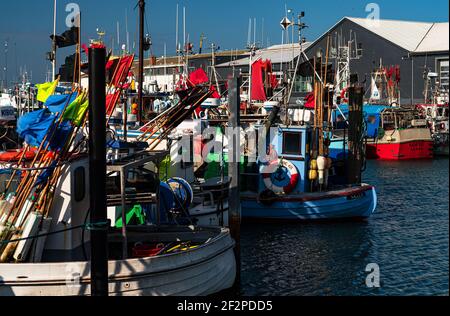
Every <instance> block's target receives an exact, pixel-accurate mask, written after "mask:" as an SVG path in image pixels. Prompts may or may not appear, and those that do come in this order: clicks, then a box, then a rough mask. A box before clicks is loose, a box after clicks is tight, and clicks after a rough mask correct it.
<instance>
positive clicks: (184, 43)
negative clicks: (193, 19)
mask: <svg viewBox="0 0 450 316" xmlns="http://www.w3.org/2000/svg"><path fill="white" fill-rule="evenodd" d="M184 49H186V7H183V50H184Z"/></svg>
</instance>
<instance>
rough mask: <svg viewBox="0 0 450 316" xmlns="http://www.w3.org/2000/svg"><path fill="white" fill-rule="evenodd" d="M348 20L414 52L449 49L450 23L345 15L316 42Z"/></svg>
mask: <svg viewBox="0 0 450 316" xmlns="http://www.w3.org/2000/svg"><path fill="white" fill-rule="evenodd" d="M345 20H348V21H351V22H353V23H355V24H358V25H359V26H361V27H363V28H365V29H367V30H368V31H370V32H372V33H374V34H376V35H378V36H380V37H382V38H384V39H386V40H388V41H390V42H391V43H393V44H395V45H397V46H399V47H401V48H403V49H405V50H406V51H408V52H410V53H413V54H423V53H433V52H445V51H448V50H449V23H448V22H443V23H432V22H412V21H400V20H373V19H365V18H353V17H344V18H342V19H341V20H340V21H339V22H338V23H336V24H335V25H334V26H333V27H332V28H331V29H330V30H328V31H327V32H326V33H324V34H323V35H322V36H321V37H320V38H319V39H317V40H316V41H315V42H314V43H316V42H318V41H319V40H321V39H322V38H323V37H324V36H326V34H328V33H329V32H330V31H331V30H332V29H334V28H335V27H336V26H337V25H339V24H341V23H342V22H343V21H345Z"/></svg>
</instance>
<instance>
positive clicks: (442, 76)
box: [438, 59, 449, 92]
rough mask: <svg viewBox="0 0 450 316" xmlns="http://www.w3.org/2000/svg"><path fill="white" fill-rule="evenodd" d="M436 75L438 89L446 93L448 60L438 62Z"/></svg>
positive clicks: (447, 87) (447, 86)
mask: <svg viewBox="0 0 450 316" xmlns="http://www.w3.org/2000/svg"><path fill="white" fill-rule="evenodd" d="M438 75H439V82H440V87H441V89H442V90H445V91H447V92H448V89H449V61H448V59H442V60H438Z"/></svg>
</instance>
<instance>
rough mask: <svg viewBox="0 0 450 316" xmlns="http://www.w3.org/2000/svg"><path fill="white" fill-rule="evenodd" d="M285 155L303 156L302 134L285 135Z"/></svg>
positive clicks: (287, 133)
mask: <svg viewBox="0 0 450 316" xmlns="http://www.w3.org/2000/svg"><path fill="white" fill-rule="evenodd" d="M283 154H285V155H296V156H301V155H302V133H292V132H285V133H283Z"/></svg>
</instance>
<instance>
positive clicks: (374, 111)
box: [333, 104, 389, 138]
mask: <svg viewBox="0 0 450 316" xmlns="http://www.w3.org/2000/svg"><path fill="white" fill-rule="evenodd" d="M339 108H340V109H341V111H342V112H343V113H344V115H345V116H346V118H347V119H348V105H346V104H343V105H340V106H339ZM387 108H389V106H386V105H375V104H365V105H364V106H363V116H364V121H365V122H366V125H367V135H366V136H368V137H370V138H374V137H377V136H378V130H379V126H380V120H381V117H380V115H381V113H382V112H383V111H384V110H385V109H387ZM340 115H341V113H340V112H339V111H338V110H336V111H334V113H333V121H334V122H337V121H338V117H339V116H340ZM342 124H343V123H341V125H342ZM338 126H339V123H338ZM338 128H340V127H338Z"/></svg>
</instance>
